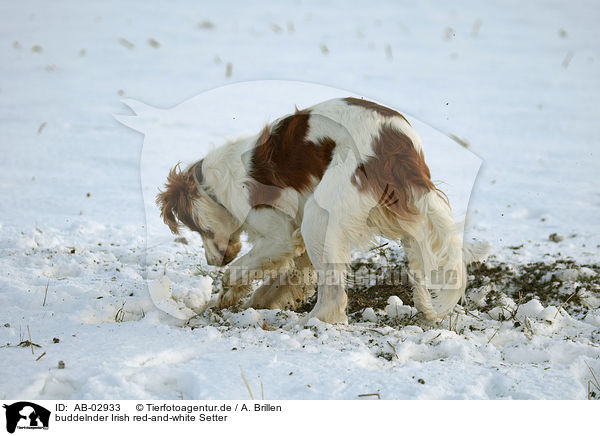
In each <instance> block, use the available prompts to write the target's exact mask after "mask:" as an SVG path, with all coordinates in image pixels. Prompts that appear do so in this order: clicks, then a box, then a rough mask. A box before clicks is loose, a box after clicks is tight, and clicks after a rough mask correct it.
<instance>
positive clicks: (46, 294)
mask: <svg viewBox="0 0 600 436" xmlns="http://www.w3.org/2000/svg"><path fill="white" fill-rule="evenodd" d="M48 285H50V279H48V283H46V291H45V292H44V302H43V303H42V307H43V306H45V305H46V297H47V296H48Z"/></svg>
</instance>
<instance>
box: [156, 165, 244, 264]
mask: <svg viewBox="0 0 600 436" xmlns="http://www.w3.org/2000/svg"><path fill="white" fill-rule="evenodd" d="M202 163H203V161H200V162H197V163H195V164H194V165H192V166H191V167H190V168H188V169H186V170H181V168H180V166H179V164H177V165H176V166H175V167H173V168H172V169H171V171H169V175H168V177H167V183H165V190H164V191H159V194H158V195H157V197H156V204H157V205H158V207H159V208H160V211H161V212H160V215H161V217H162V219H163V220H164V222H165V224H167V225H168V226H169V229H171V232H173V233H174V234H176V235H177V234H179V229H180V226H181V224H183V225H184V226H186V227H187V228H188V229H190V230H192V231H194V232H198V233H199V234H200V236H201V237H202V241H203V242H204V251H205V253H206V261H207V262H208V264H209V265H218V266H223V265H227V264H228V263H229V262H231V261H232V260H233V259H235V257H236V256H237V255H238V253H239V252H240V249H241V247H242V244H241V242H240V225H239V224H238V223H237V222H236V220H235V219H234V218H233V216H232V215H231V214H230V213H229V212H228V211H227V209H226V208H225V207H224V206H223V205H222V204H221V203H219V201H218V200H217V199H216V198H215V196H214V195H212V193H211V192H210V191H209V190H208V188H207V187H206V186H204V185H203V177H202Z"/></svg>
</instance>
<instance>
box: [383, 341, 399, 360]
mask: <svg viewBox="0 0 600 436" xmlns="http://www.w3.org/2000/svg"><path fill="white" fill-rule="evenodd" d="M386 342H387V343H388V345H389V346H390V347H392V350H393V351H394V356H396V359H398V358H399V357H398V353H397V352H396V347H394V346H393V345H392V343H391V342H390V341H386Z"/></svg>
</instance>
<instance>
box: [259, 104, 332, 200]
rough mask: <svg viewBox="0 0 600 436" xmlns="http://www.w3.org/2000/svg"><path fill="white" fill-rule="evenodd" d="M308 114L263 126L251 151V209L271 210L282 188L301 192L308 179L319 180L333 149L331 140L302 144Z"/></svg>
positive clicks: (304, 112)
mask: <svg viewBox="0 0 600 436" xmlns="http://www.w3.org/2000/svg"><path fill="white" fill-rule="evenodd" d="M309 118H310V111H308V110H302V111H299V110H296V113H295V114H294V115H290V116H288V117H286V118H284V119H283V120H281V121H279V122H278V123H277V124H276V125H274V126H273V127H272V128H270V126H266V127H265V128H264V129H263V131H262V132H261V134H260V136H259V138H258V140H257V142H256V147H255V148H254V150H253V151H252V159H251V169H250V177H251V178H252V180H251V181H250V182H249V183H248V187H249V189H250V202H251V205H252V207H265V206H267V207H268V206H273V205H274V204H275V202H276V201H277V199H278V198H279V196H280V195H281V191H282V190H283V189H284V188H293V189H295V190H296V191H303V190H306V189H309V188H310V185H311V179H312V177H315V178H317V179H319V180H320V179H321V178H322V177H323V173H324V172H325V169H327V166H328V165H329V162H331V155H332V152H333V149H334V148H335V142H334V141H333V140H332V139H331V138H323V139H321V140H319V142H318V143H314V142H312V141H307V140H306V134H307V133H308V122H309Z"/></svg>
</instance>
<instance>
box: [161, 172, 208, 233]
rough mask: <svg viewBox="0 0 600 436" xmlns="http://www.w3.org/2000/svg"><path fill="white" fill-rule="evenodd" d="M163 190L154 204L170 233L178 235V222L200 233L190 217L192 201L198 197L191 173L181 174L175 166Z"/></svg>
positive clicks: (191, 216)
mask: <svg viewBox="0 0 600 436" xmlns="http://www.w3.org/2000/svg"><path fill="white" fill-rule="evenodd" d="M165 188H166V189H165V190H164V191H159V194H158V195H157V196H156V204H157V205H158V207H159V208H160V216H161V217H162V219H163V221H164V222H165V224H167V225H168V226H169V229H171V232H173V233H175V234H176V235H177V234H179V226H180V225H179V222H182V223H183V224H184V225H186V226H187V227H189V228H190V229H191V230H194V231H197V232H200V230H201V229H200V228H199V227H198V225H197V224H196V222H195V221H194V218H193V215H192V201H193V200H194V198H197V197H198V189H197V187H196V181H195V180H194V175H193V172H192V171H186V172H182V171H181V170H180V168H179V164H177V165H175V166H174V167H173V168H172V169H171V171H169V175H168V176H167V183H165ZM178 221H179V222H178Z"/></svg>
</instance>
